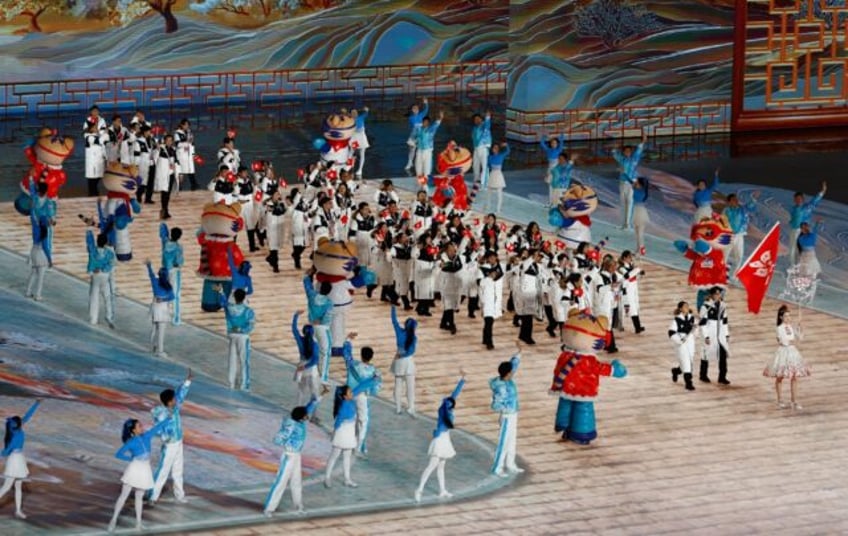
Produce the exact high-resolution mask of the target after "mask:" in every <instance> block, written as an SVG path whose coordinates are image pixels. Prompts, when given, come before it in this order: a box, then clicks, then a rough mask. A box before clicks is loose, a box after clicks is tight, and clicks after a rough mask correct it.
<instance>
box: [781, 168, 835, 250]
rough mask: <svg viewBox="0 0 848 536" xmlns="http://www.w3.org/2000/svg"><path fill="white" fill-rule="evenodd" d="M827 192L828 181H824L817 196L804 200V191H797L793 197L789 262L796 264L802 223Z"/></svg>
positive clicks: (811, 213) (807, 218) (790, 217)
mask: <svg viewBox="0 0 848 536" xmlns="http://www.w3.org/2000/svg"><path fill="white" fill-rule="evenodd" d="M825 193H827V182H825V181H822V183H821V190H820V191H819V193H817V194H816V196H815V197H813V198H812V199H810V200H809V201H807V202H806V203H805V202H804V193H803V192H795V195H794V196H793V197H792V206H791V207H789V229H790V231H789V264H791V265H793V266H794V265H795V261H796V260H797V258H798V247H797V246H798V235H800V234H801V224H802V223H804V222H805V221H809V220H810V218H811V217H812V216H813V211H814V210H815V209H816V207H817V206H819V203H821V200H822V199H823V198H824V194H825Z"/></svg>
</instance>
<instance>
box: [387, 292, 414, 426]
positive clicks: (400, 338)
mask: <svg viewBox="0 0 848 536" xmlns="http://www.w3.org/2000/svg"><path fill="white" fill-rule="evenodd" d="M392 326H394V328H395V342H396V344H397V351H396V352H395V358H394V361H392V374H394V376H395V392H394V397H395V410H396V411H397V413H398V415H400V412H401V403H400V399H401V388H402V384H404V383H405V384H406V411H407V413H409V415H411V416H412V417H415V361H413V356H414V355H415V348H416V346H417V345H418V335H416V334H415V328H416V327H417V326H418V321H417V320H415V319H414V318H411V317H410V318H407V319H406V321H404V323H403V326H401V325H400V322H398V319H397V307H395V306H394V305H393V306H392Z"/></svg>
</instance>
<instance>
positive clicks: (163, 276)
mask: <svg viewBox="0 0 848 536" xmlns="http://www.w3.org/2000/svg"><path fill="white" fill-rule="evenodd" d="M144 264H146V265H147V276H148V277H149V278H150V286H151V287H152V288H153V302H152V303H151V304H150V318H151V320H152V321H153V330H152V331H151V332H150V345H151V346H152V347H153V355H155V356H156V357H160V358H166V357H168V354H167V353H165V327H166V326H167V325H168V323H169V322H171V309H170V304H171V302H173V301H174V287H172V286H171V282H170V277H169V274H168V269H167V268H165V267H162V268H160V269H159V274H158V277H157V275H156V274H154V273H153V264H152V263H151V262H150V261H146V262H145V263H144Z"/></svg>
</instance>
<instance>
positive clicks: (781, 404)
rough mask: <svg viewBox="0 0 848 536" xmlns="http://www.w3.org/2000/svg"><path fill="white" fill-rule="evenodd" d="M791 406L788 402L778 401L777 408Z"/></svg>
mask: <svg viewBox="0 0 848 536" xmlns="http://www.w3.org/2000/svg"><path fill="white" fill-rule="evenodd" d="M789 407H790V406H789V404H787V403H786V402H778V403H777V409H789Z"/></svg>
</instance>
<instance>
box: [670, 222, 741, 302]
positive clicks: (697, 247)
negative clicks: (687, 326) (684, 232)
mask: <svg viewBox="0 0 848 536" xmlns="http://www.w3.org/2000/svg"><path fill="white" fill-rule="evenodd" d="M689 238H690V239H691V240H692V245H691V246H690V245H689V244H688V243H687V242H686V241H685V240H677V241H675V242H674V247H675V248H677V250H678V251H679V252H681V253H683V256H684V257H686V258H687V259H689V260H690V261H692V265H691V266H690V267H689V286H691V287H694V288H696V289H698V297H697V303H698V311H700V310H701V305H703V304H704V300H705V299H706V297H707V292H708V291H709V289H710V288H712V287H720V288H721V289H724V288H726V287H727V264H726V262H725V257H724V255H725V250H727V248H729V247H730V243H731V242H732V241H733V230H732V229H731V228H730V224H729V223H728V221H727V218H726V217H725V216H723V215H722V216H720V215H718V214H713V215H712V216H711V217H709V218H702V219H701V221H699V222H698V223H696V224H694V225H693V226H692V230H691V233H690V235H689Z"/></svg>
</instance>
